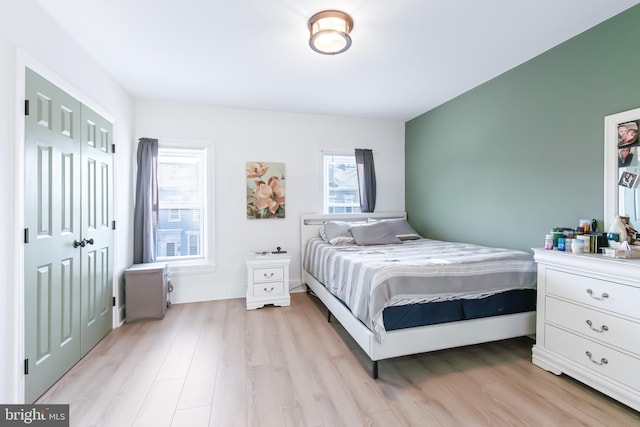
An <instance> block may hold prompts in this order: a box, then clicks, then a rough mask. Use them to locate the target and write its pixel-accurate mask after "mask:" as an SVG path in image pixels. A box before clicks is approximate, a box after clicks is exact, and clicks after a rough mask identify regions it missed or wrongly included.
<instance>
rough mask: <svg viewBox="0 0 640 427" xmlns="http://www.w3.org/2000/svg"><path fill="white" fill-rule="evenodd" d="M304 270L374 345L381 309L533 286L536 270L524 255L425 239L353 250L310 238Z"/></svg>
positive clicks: (378, 334)
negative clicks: (369, 333)
mask: <svg viewBox="0 0 640 427" xmlns="http://www.w3.org/2000/svg"><path fill="white" fill-rule="evenodd" d="M304 269H305V270H306V271H308V272H309V273H310V274H311V275H312V276H313V277H315V278H316V279H317V280H318V281H319V282H320V283H322V284H324V286H326V287H327V289H328V290H329V291H330V292H331V293H332V294H334V295H335V296H337V297H338V298H340V299H341V300H342V301H343V302H344V303H345V304H346V305H347V306H348V307H349V308H350V310H351V311H352V313H353V314H354V315H355V316H356V317H357V318H358V319H360V320H361V321H362V322H363V323H364V324H365V325H367V327H369V328H370V329H371V330H372V331H373V333H374V335H375V337H376V339H377V340H378V341H379V342H382V338H383V336H384V332H385V330H384V324H383V321H382V311H383V309H384V308H385V307H389V306H395V305H405V304H413V303H423V302H435V301H448V300H453V299H461V298H467V299H470V298H483V297H486V296H489V295H493V294H496V293H499V292H504V291H507V290H512V289H534V288H535V287H536V265H535V263H534V261H533V256H532V255H530V254H528V253H526V252H523V251H516V250H510V249H501V248H491V247H485V246H479V245H472V244H466V243H453V242H443V241H438V240H430V239H419V240H410V241H404V242H403V243H401V244H394V245H378V246H357V245H331V244H329V243H327V242H325V241H324V240H322V239H321V238H312V239H310V240H309V241H308V242H307V246H306V250H305V257H304Z"/></svg>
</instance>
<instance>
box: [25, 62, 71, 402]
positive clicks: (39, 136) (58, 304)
mask: <svg viewBox="0 0 640 427" xmlns="http://www.w3.org/2000/svg"><path fill="white" fill-rule="evenodd" d="M26 82H27V99H30V100H35V102H34V104H35V105H34V107H35V108H33V110H34V111H33V113H32V114H30V115H28V116H26V117H25V126H26V128H25V177H24V181H25V194H24V201H25V227H26V228H27V229H28V230H29V232H28V234H29V243H28V244H25V246H24V265H25V268H24V271H25V277H24V280H25V283H24V285H25V296H24V297H25V355H26V356H25V357H26V358H27V359H28V360H29V362H28V365H29V374H28V375H26V377H25V381H26V393H25V398H26V401H27V402H31V401H33V400H34V399H35V398H36V397H38V396H39V395H40V394H41V393H42V392H43V391H45V390H46V389H47V388H48V387H49V386H50V385H51V384H53V382H54V381H55V380H56V379H57V378H59V377H60V376H61V375H62V374H64V373H65V372H66V371H67V370H68V369H69V368H70V367H71V366H73V365H74V364H75V363H76V362H77V360H78V356H77V355H78V354H79V353H80V315H79V311H78V308H79V304H80V251H79V250H78V249H77V248H74V241H75V240H76V239H79V238H80V232H81V230H80V187H79V186H78V185H74V184H73V181H74V180H76V181H77V180H78V179H79V176H80V128H79V123H80V121H79V119H80V103H79V102H78V101H76V100H75V99H73V98H72V97H70V96H69V95H68V94H66V93H65V92H63V91H61V90H60V89H58V88H57V87H55V86H53V85H51V84H50V83H49V82H47V81H46V80H44V79H42V78H41V77H40V76H38V75H37V74H35V73H33V72H31V71H30V70H28V71H27V75H26Z"/></svg>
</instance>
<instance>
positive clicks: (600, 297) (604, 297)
mask: <svg viewBox="0 0 640 427" xmlns="http://www.w3.org/2000/svg"><path fill="white" fill-rule="evenodd" d="M587 293H588V294H589V296H590V297H591V298H593V299H597V300H598V301H604V300H605V299H607V298H609V294H608V293H606V292H604V293H603V294H602V295H601V296H596V295H594V294H593V291H592V290H591V289H587Z"/></svg>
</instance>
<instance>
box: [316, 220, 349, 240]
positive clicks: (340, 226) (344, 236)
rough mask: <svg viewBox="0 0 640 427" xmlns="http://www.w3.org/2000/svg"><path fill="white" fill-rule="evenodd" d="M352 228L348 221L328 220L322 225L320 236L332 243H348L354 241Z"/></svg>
mask: <svg viewBox="0 0 640 427" xmlns="http://www.w3.org/2000/svg"><path fill="white" fill-rule="evenodd" d="M350 228H351V226H350V224H349V223H348V222H343V221H328V222H325V223H324V225H323V226H322V227H320V237H322V238H323V239H324V240H325V241H327V242H329V243H331V244H332V245H346V244H351V243H353V236H352V235H351V231H349V229H350Z"/></svg>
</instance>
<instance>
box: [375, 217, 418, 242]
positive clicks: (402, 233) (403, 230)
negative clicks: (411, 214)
mask: <svg viewBox="0 0 640 427" xmlns="http://www.w3.org/2000/svg"><path fill="white" fill-rule="evenodd" d="M369 221H370V222H382V223H384V224H387V225H388V226H389V227H391V229H392V230H393V233H394V234H395V235H396V237H397V238H398V239H400V240H416V239H421V238H422V236H420V235H419V234H418V233H417V232H416V230H414V229H413V227H412V226H411V224H409V222H407V220H406V219H402V218H398V219H382V220H376V219H371V218H370V219H369Z"/></svg>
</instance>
